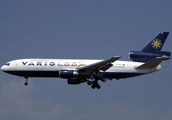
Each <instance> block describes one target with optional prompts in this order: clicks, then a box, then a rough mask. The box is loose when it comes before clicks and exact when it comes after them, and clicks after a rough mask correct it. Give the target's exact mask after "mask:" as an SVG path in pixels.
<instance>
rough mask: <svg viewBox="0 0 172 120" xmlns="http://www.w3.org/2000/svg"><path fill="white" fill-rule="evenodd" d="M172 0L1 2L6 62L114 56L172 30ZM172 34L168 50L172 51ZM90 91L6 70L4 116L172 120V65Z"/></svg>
mask: <svg viewBox="0 0 172 120" xmlns="http://www.w3.org/2000/svg"><path fill="white" fill-rule="evenodd" d="M171 5H172V1H171V0H163V1H162V0H144V1H140V0H130V1H128V0H106V1H105V0H72V1H71V0H29V1H28V0H8V1H7V0H0V48H1V50H0V56H1V57H0V65H1V66H2V65H4V64H5V63H6V62H8V61H11V60H15V59H20V58H52V59H109V58H111V57H112V56H122V57H121V58H120V60H126V61H130V60H129V59H128V53H129V51H132V50H135V51H139V50H141V49H142V48H143V47H144V46H146V45H147V44H148V43H149V42H150V41H151V40H152V39H153V38H154V37H155V36H156V35H157V34H158V33H159V32H161V31H169V32H171V31H172V22H171V21H172V15H171V12H172V7H171ZM171 45H172V35H171V33H170V34H169V36H168V38H167V41H166V43H165V44H164V46H163V48H162V50H163V51H172V48H171ZM161 65H162V69H161V70H160V71H158V72H155V73H152V74H148V75H143V76H139V77H134V78H128V79H121V80H119V81H117V80H115V79H114V80H112V81H107V82H105V83H102V82H101V81H100V82H99V84H100V85H101V89H99V90H97V89H94V90H93V89H91V87H90V86H88V85H87V84H86V83H83V84H80V85H68V84H67V80H66V79H60V78H31V79H30V80H29V85H28V86H27V87H26V86H24V78H22V77H18V76H13V75H9V74H6V73H4V72H2V71H0V119H5V120H11V119H13V120H23V119H25V120H30V119H37V120H57V119H58V120H90V119H94V120H105V119H107V120H112V119H113V120H114V119H115V120H138V119H139V120H146V119H148V120H162V119H163V120H171V119H172V102H171V101H172V87H171V86H172V81H171V80H172V74H171V71H172V63H171V60H168V61H164V62H163V63H162V64H161Z"/></svg>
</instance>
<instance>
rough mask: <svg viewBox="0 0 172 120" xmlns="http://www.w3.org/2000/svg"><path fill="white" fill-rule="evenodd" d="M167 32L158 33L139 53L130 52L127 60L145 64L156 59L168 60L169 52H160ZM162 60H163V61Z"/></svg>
mask: <svg viewBox="0 0 172 120" xmlns="http://www.w3.org/2000/svg"><path fill="white" fill-rule="evenodd" d="M168 34H169V32H160V33H159V34H158V35H157V36H156V37H155V38H154V39H153V40H152V41H151V42H150V43H149V44H148V45H147V46H146V47H144V48H143V49H142V50H141V51H130V52H129V58H130V59H131V60H133V61H136V62H147V61H149V60H152V59H154V58H157V57H163V58H166V60H168V59H170V56H171V52H166V51H161V48H162V47H163V45H164V43H165V40H166V38H167V36H168ZM163 60H164V59H163Z"/></svg>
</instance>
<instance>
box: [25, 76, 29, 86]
mask: <svg viewBox="0 0 172 120" xmlns="http://www.w3.org/2000/svg"><path fill="white" fill-rule="evenodd" d="M24 78H25V82H24V85H25V86H27V85H28V79H29V77H24Z"/></svg>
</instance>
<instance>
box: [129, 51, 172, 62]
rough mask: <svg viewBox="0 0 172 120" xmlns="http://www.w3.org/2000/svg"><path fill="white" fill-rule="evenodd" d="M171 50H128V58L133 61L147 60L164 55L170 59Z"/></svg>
mask: <svg viewBox="0 0 172 120" xmlns="http://www.w3.org/2000/svg"><path fill="white" fill-rule="evenodd" d="M170 56H171V52H165V51H156V52H155V51H154V52H143V51H130V52H129V58H130V59H131V60H133V61H135V62H147V61H149V60H152V59H154V58H157V57H165V58H166V60H168V59H170Z"/></svg>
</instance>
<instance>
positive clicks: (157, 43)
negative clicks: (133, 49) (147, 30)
mask: <svg viewBox="0 0 172 120" xmlns="http://www.w3.org/2000/svg"><path fill="white" fill-rule="evenodd" d="M151 44H152V47H153V48H154V49H160V48H161V46H162V43H161V40H159V39H155V40H153V41H152V43H151Z"/></svg>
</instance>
